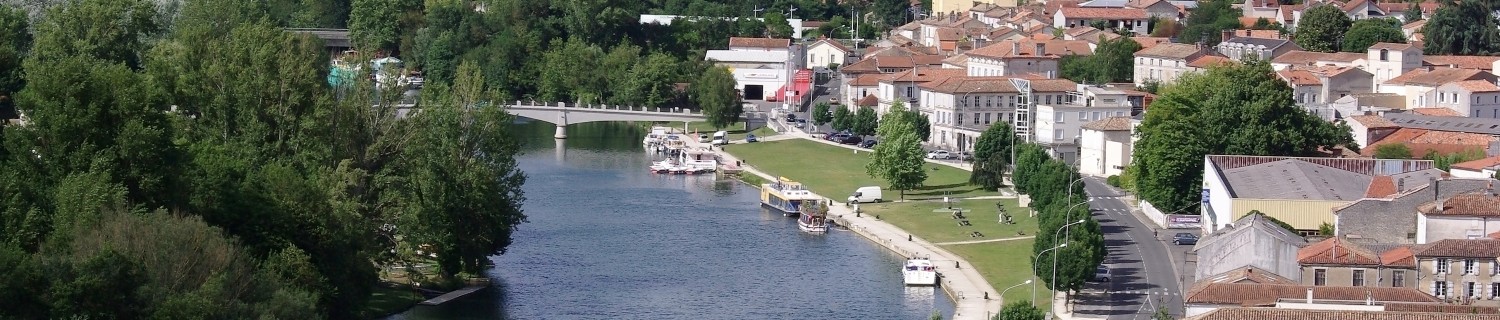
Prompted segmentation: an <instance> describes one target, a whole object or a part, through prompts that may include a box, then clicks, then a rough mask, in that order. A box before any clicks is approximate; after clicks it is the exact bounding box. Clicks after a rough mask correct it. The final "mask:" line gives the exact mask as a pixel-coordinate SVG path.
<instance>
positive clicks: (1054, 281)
mask: <svg viewBox="0 0 1500 320" xmlns="http://www.w3.org/2000/svg"><path fill="white" fill-rule="evenodd" d="M1068 208H1069V210H1072V207H1068ZM1084 221H1088V219H1078V221H1074V222H1073V223H1069V224H1065V225H1063V226H1062V228H1057V231H1062V229H1064V228H1067V227H1069V226H1072V225H1075V224H1080V223H1083V222H1084ZM1057 235H1058V233H1057V232H1053V233H1052V243H1057ZM1066 246H1068V243H1067V242H1066V241H1065V242H1063V244H1062V246H1058V248H1062V247H1066ZM1032 268H1036V266H1032ZM1032 273H1036V272H1032ZM1047 283H1048V284H1050V285H1052V290H1054V291H1056V290H1057V251H1052V278H1051V279H1049V280H1047ZM1033 299H1035V298H1034V297H1033Z"/></svg>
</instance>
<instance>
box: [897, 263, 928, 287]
mask: <svg viewBox="0 0 1500 320" xmlns="http://www.w3.org/2000/svg"><path fill="white" fill-rule="evenodd" d="M901 278H902V279H903V280H905V281H906V285H908V286H935V285H937V267H935V266H933V265H932V260H927V259H907V260H906V265H905V266H902V267H901Z"/></svg>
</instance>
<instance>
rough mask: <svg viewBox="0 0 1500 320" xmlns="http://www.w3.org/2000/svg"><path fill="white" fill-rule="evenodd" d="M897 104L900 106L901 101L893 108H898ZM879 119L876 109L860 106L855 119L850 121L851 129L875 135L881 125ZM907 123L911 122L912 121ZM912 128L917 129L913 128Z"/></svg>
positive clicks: (864, 134) (861, 133) (857, 132)
mask: <svg viewBox="0 0 1500 320" xmlns="http://www.w3.org/2000/svg"><path fill="white" fill-rule="evenodd" d="M897 106H899V102H898V104H897V105H896V106H892V107H891V109H896V107H897ZM879 121H880V117H879V116H877V115H875V109H872V108H859V111H856V112H854V119H852V121H850V123H849V125H850V127H849V131H852V132H853V133H854V134H857V135H861V136H868V135H874V134H875V130H876V129H877V128H878V126H879V125H880V123H879ZM903 121H904V120H903ZM907 124H910V122H908V123H907ZM912 130H916V129H915V128H913V129H912ZM882 138H884V137H882Z"/></svg>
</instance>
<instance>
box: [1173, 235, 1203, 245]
mask: <svg viewBox="0 0 1500 320" xmlns="http://www.w3.org/2000/svg"><path fill="white" fill-rule="evenodd" d="M1172 244H1175V245H1185V244H1189V245H1195V244H1198V236H1197V235H1194V234H1191V233H1187V232H1179V233H1177V234H1176V235H1172Z"/></svg>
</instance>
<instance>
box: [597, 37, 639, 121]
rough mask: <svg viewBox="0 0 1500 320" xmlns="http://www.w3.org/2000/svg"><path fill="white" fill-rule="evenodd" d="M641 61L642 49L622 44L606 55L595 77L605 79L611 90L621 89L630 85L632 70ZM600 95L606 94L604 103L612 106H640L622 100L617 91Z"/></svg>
mask: <svg viewBox="0 0 1500 320" xmlns="http://www.w3.org/2000/svg"><path fill="white" fill-rule="evenodd" d="M640 59H641V47H638V46H636V45H634V44H630V43H629V42H622V43H620V44H617V45H615V46H614V47H613V48H610V49H609V53H607V54H605V55H604V61H601V62H600V63H599V64H598V66H596V69H595V70H596V75H595V76H602V77H604V80H605V82H606V83H608V84H609V87H610V88H620V87H622V86H624V85H625V84H626V83H630V68H633V67H635V64H636V63H637V62H639V61H640ZM600 93H601V94H604V101H606V102H608V103H610V104H615V105H621V104H629V105H634V104H638V103H635V102H634V101H626V100H624V99H621V94H620V93H617V92H615V90H604V92H600Z"/></svg>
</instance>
